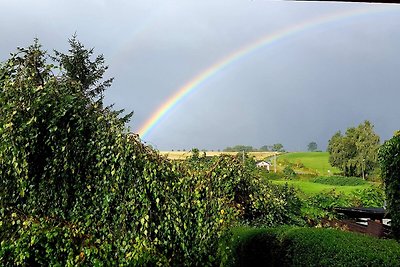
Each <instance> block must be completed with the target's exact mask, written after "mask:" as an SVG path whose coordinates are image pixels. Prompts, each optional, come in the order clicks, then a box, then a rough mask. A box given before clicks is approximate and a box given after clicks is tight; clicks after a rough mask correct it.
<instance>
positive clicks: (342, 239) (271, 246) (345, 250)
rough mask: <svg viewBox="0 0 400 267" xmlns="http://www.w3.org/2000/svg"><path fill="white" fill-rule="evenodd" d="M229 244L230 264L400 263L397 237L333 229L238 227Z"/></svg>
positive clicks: (329, 264) (328, 264) (350, 264)
mask: <svg viewBox="0 0 400 267" xmlns="http://www.w3.org/2000/svg"><path fill="white" fill-rule="evenodd" d="M225 245H226V244H225ZM229 245H230V247H231V254H230V257H227V259H228V260H227V266H400V245H399V244H397V243H396V242H395V241H394V240H379V239H376V238H374V237H369V236H365V235H361V234H356V233H350V232H343V231H340V230H334V229H322V228H319V229H316V228H298V227H279V228H264V229H260V228H259V229H256V228H236V229H234V230H233V235H232V238H231V239H230V243H229ZM249 262H250V263H251V264H248V263H249Z"/></svg>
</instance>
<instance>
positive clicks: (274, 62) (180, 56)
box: [0, 0, 400, 151]
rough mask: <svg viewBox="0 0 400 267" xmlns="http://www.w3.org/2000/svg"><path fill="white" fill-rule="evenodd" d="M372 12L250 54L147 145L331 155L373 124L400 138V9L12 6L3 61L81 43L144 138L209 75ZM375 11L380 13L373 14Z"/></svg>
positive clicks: (1, 20)
mask: <svg viewBox="0 0 400 267" xmlns="http://www.w3.org/2000/svg"><path fill="white" fill-rule="evenodd" d="M364 7H365V8H366V9H368V11H367V12H365V14H364V15H362V16H354V17H351V16H350V17H348V18H347V19H340V20H336V21H333V22H330V23H325V24H321V25H320V26H317V27H312V28H310V29H307V30H304V31H301V32H298V33H295V34H291V35H289V36H287V37H286V38H282V39H281V40H279V41H278V42H276V43H274V44H273V45H265V46H264V47H262V48H260V49H257V50H255V51H253V52H252V53H249V54H248V55H246V56H245V57H242V58H241V59H240V60H238V61H235V62H234V63H233V64H230V65H229V66H227V67H226V68H224V69H222V70H221V71H219V72H218V73H216V74H215V75H214V76H213V77H212V78H211V79H209V80H207V81H206V82H204V83H202V84H200V85H199V88H197V90H196V91H195V92H193V94H191V95H190V96H189V97H187V98H185V99H184V101H182V102H181V103H180V104H179V105H177V106H176V107H175V108H174V109H173V110H172V111H171V112H169V113H168V115H167V116H166V117H165V118H164V119H163V120H162V121H161V122H160V123H159V124H158V125H157V126H156V127H155V128H154V129H153V130H152V132H151V133H149V134H148V135H147V136H146V138H145V140H144V141H146V142H148V143H149V144H151V145H153V146H154V147H156V148H157V149H159V150H171V149H175V150H177V149H186V150H188V149H191V148H193V147H197V148H199V149H210V150H217V149H223V148H225V147H227V146H234V145H238V144H243V145H251V146H254V147H261V146H263V145H269V144H274V143H282V144H283V145H284V147H285V148H286V149H287V150H290V151H301V150H306V148H307V144H308V143H309V142H311V141H315V142H317V144H318V146H319V148H320V149H323V150H324V149H325V148H326V145H327V142H328V140H329V138H330V137H331V136H332V135H333V134H334V133H335V132H336V131H338V130H341V131H342V132H344V131H345V130H346V129H347V128H348V127H351V126H357V125H358V124H360V123H362V122H363V121H364V120H370V121H371V122H372V123H373V124H374V125H375V130H376V132H377V133H378V134H379V135H380V136H381V139H382V140H385V139H388V138H390V137H391V135H392V134H393V132H394V131H395V130H397V129H400V105H399V103H400V102H399V100H400V88H399V85H400V5H371V4H355V3H352V4H349V3H315V2H309V3H303V2H288V1H260V0H252V1H250V0H224V1H218V0H213V1H208V0H202V1H195V0H191V1H187V0H185V1H184V0H181V1H166V0H163V1H156V0H142V1H130V0H126V1H122V0H118V1H111V0H110V1H107V0H103V1H100V0H90V1H89V0H87V1H83V0H79V1H77V0H76V1H75V0H74V1H72V0H68V1H67V0H65V1H55V0H52V1H50V0H48V1H44V0H43V1H22V0H19V1H4V0H0V36H1V38H0V48H1V49H0V60H1V61H4V60H5V59H6V58H8V56H9V53H10V52H13V51H15V49H16V47H17V46H27V45H29V44H31V43H32V42H33V39H34V38H35V37H37V38H39V40H40V42H41V44H42V45H43V47H44V48H45V49H47V50H48V51H52V50H53V49H57V50H60V51H66V50H67V49H68V43H67V40H68V38H70V37H71V36H72V35H73V34H74V33H75V32H76V33H77V34H78V39H79V40H80V41H81V42H83V44H85V45H86V46H87V47H94V48H95V53H101V54H104V56H105V58H106V62H107V64H108V65H109V67H110V69H109V71H108V73H107V77H109V76H112V77H115V82H114V84H113V86H112V87H111V88H110V89H109V91H108V92H107V94H106V102H107V103H108V104H110V103H115V107H116V108H118V109H119V108H124V109H126V110H127V111H134V112H135V114H134V117H133V119H132V121H131V122H130V124H129V125H130V127H131V130H132V131H134V132H136V131H138V129H139V128H140V127H141V126H142V125H143V124H144V123H145V121H147V120H148V119H149V118H150V117H151V115H152V114H153V113H154V112H155V111H156V110H157V108H158V107H159V106H161V105H162V104H163V103H165V102H166V101H167V100H168V98H169V97H170V96H172V95H173V94H174V93H175V92H177V90H178V89H179V88H180V87H181V86H183V85H185V84H186V83H187V82H189V81H190V80H192V79H193V78H194V77H195V76H196V75H198V74H200V73H202V72H203V71H204V70H205V69H207V68H208V67H209V66H212V65H213V64H214V63H216V62H218V61H220V60H221V59H223V58H225V57H226V56H229V55H230V54H232V53H233V52H235V51H237V50H239V49H240V48H242V47H244V46H246V45H249V44H251V43H254V42H255V41H256V40H258V39H260V38H262V37H263V36H267V35H270V34H273V33H276V32H279V31H280V30H282V29H284V28H286V27H290V26H293V25H298V24H301V23H304V22H306V21H309V20H312V19H313V18H316V17H320V16H322V17H323V16H325V15H326V16H328V15H329V14H334V13H341V12H349V11H351V10H356V9H360V8H364ZM369 10H370V11H369Z"/></svg>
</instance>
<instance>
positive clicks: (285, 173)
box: [282, 165, 296, 179]
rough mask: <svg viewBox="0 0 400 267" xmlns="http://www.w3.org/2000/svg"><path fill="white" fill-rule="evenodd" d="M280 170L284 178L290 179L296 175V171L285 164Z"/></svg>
mask: <svg viewBox="0 0 400 267" xmlns="http://www.w3.org/2000/svg"><path fill="white" fill-rule="evenodd" d="M282 172H283V176H284V177H285V179H292V178H295V177H296V172H295V171H294V170H293V169H292V167H291V166H289V165H288V166H285V168H284V169H283V171H282Z"/></svg>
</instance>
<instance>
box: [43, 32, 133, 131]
mask: <svg viewBox="0 0 400 267" xmlns="http://www.w3.org/2000/svg"><path fill="white" fill-rule="evenodd" d="M68 42H69V45H70V49H69V50H68V52H69V53H62V52H59V51H57V50H54V54H55V56H51V59H53V60H54V61H55V62H57V63H58V64H59V65H60V68H61V69H62V70H63V72H64V73H63V76H64V77H66V78H67V79H69V80H71V81H72V82H76V83H79V84H80V87H79V88H81V90H82V93H83V94H84V95H85V96H86V97H88V98H89V99H91V100H93V101H94V102H95V103H96V104H98V105H99V106H100V107H102V106H103V98H104V92H105V90H107V89H108V88H109V87H110V86H111V85H112V82H113V80H114V78H109V79H107V80H103V76H104V73H105V72H106V71H107V69H108V66H106V65H104V64H105V60H104V56H103V54H100V55H97V56H96V57H95V58H94V59H92V57H93V51H94V49H93V48H91V49H87V48H86V47H85V46H84V45H83V44H82V43H81V42H80V41H79V40H78V39H77V35H76V34H75V35H73V36H72V38H71V39H69V40H68ZM112 107H113V105H111V106H108V107H106V108H105V110H106V111H108V112H110V113H112V114H114V115H116V116H118V115H120V114H121V113H123V112H124V110H123V109H121V110H113V109H112ZM132 115H133V112H131V113H129V114H127V115H125V116H124V117H122V118H120V121H121V123H122V124H125V123H127V122H128V121H129V120H130V118H131V117H132Z"/></svg>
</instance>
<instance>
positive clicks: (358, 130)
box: [327, 121, 380, 177]
mask: <svg viewBox="0 0 400 267" xmlns="http://www.w3.org/2000/svg"><path fill="white" fill-rule="evenodd" d="M373 128H374V126H373V125H372V124H371V123H370V122H369V121H365V122H364V123H362V124H360V125H358V126H357V127H350V128H348V129H347V130H346V133H345V135H342V134H341V132H340V131H338V132H336V133H335V134H334V135H333V136H332V138H331V139H330V140H329V142H328V149H327V150H328V152H329V163H330V164H331V165H332V166H334V167H338V168H339V169H340V170H341V171H343V173H344V175H345V176H359V177H365V176H366V175H368V174H370V173H372V172H373V170H374V169H375V168H376V167H377V156H378V148H379V140H380V139H379V136H378V135H377V134H376V133H375V132H374V130H373Z"/></svg>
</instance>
